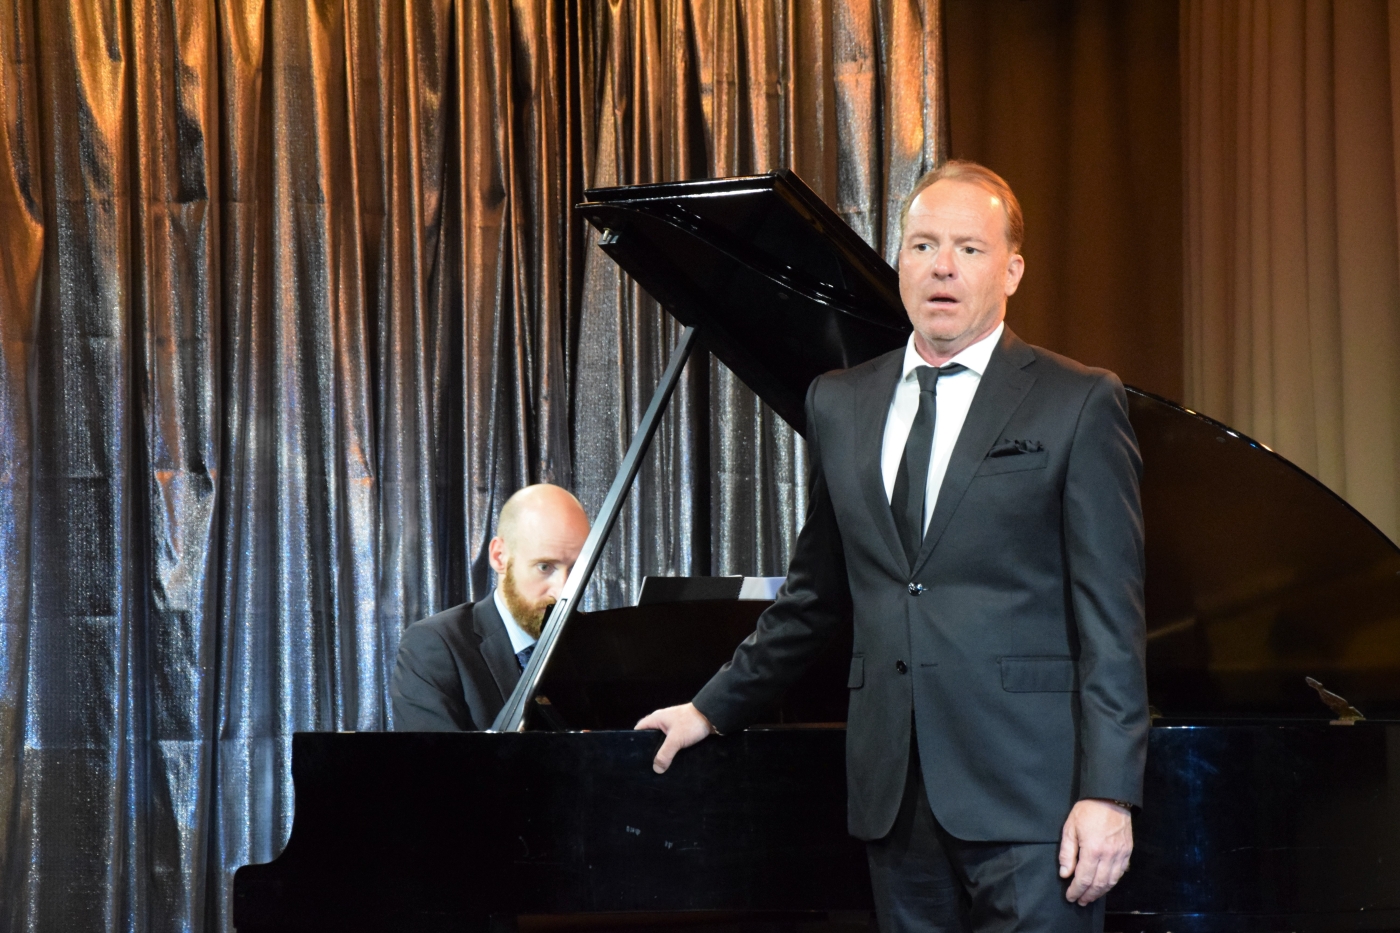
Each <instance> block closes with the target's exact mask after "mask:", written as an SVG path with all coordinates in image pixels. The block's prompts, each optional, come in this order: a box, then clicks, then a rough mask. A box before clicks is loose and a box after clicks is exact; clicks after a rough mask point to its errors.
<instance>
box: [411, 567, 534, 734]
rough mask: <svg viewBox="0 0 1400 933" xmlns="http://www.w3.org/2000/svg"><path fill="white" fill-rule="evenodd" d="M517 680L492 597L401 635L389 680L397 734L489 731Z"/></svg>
mask: <svg viewBox="0 0 1400 933" xmlns="http://www.w3.org/2000/svg"><path fill="white" fill-rule="evenodd" d="M518 680H520V662H519V661H517V660H516V658H515V651H514V649H513V648H512V647H511V644H510V635H508V634H506V624H505V622H504V621H502V619H501V614H500V613H499V612H497V611H496V600H495V599H494V598H493V594H489V593H488V594H487V596H486V598H485V599H482V600H479V601H478V602H475V603H464V604H463V605H460V606H453V607H452V608H451V609H447V610H444V611H442V612H439V613H438V614H437V615H435V616H429V617H428V618H426V619H424V620H423V621H421V622H415V623H413V624H412V625H410V626H409V627H408V628H406V629H405V630H404V633H403V638H402V639H401V640H400V641H399V656H398V660H397V661H395V662H394V678H393V682H392V684H391V686H390V688H389V691H390V694H391V695H392V697H393V700H394V729H395V730H396V731H398V732H471V731H473V730H478V729H489V728H490V727H491V723H492V722H494V721H495V719H496V714H497V713H499V712H500V711H501V707H502V706H504V705H505V703H506V698H507V697H509V696H510V692H511V691H512V690H514V689H515V684H516V681H518Z"/></svg>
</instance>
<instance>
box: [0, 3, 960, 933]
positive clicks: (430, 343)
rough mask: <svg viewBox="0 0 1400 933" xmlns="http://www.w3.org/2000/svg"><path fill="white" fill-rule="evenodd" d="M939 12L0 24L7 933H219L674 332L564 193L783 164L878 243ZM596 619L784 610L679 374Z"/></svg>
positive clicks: (702, 371) (634, 403)
mask: <svg viewBox="0 0 1400 933" xmlns="http://www.w3.org/2000/svg"><path fill="white" fill-rule="evenodd" d="M939 49H940V29H939V20H938V7H937V2H936V0H923V2H919V0H880V2H877V0H865V2H858V0H783V2H779V0H771V2H759V0H753V2H741V0H729V2H723V0H688V2H687V0H653V2H625V0H613V2H603V0H515V2H507V0H382V2H374V3H370V2H363V3H361V2H353V0H316V2H312V0H304V2H278V3H267V2H258V0H122V2H119V0H105V2H104V0H0V110H2V111H3V120H2V121H0V237H3V241H2V242H0V248H3V255H2V256H0V612H3V615H2V616H0V930H4V931H12V930H13V931H21V930H23V931H28V930H42V931H48V930H53V931H64V933H70V931H73V933H81V931H90V930H101V931H116V930H128V929H129V930H194V929H204V930H223V929H228V928H229V925H230V917H229V900H228V894H229V887H230V882H231V877H232V871H233V869H234V868H235V867H236V866H238V865H240V864H244V863H248V862H260V861H266V860H268V859H270V858H271V857H272V856H273V855H274V854H276V852H277V851H278V850H279V849H280V848H281V846H282V844H283V842H284V840H285V838H286V834H287V831H288V827H289V825H290V821H291V816H292V807H293V800H292V794H291V786H290V775H289V760H288V754H289V742H290V737H291V734H292V733H293V732H294V731H298V730H307V729H312V730H326V729H361V730H363V729H381V728H385V727H386V726H388V725H389V724H390V723H389V708H388V703H387V678H388V672H389V669H390V666H391V664H392V658H393V652H394V650H395V648H396V646H397V642H398V635H399V632H400V631H401V629H402V627H403V626H404V625H405V624H406V623H408V622H411V621H413V620H415V619H417V618H420V617H422V616H424V615H427V614H429V613H431V612H434V611H436V610H438V609H441V608H444V607H446V606H448V605H451V604H453V603H455V602H458V601H461V600H463V599H468V598H472V597H474V596H478V595H480V594H482V593H484V592H485V589H486V587H488V586H489V585H490V580H489V579H488V575H487V568H486V565H485V553H484V543H485V541H486V540H487V539H488V538H489V535H490V526H491V521H492V518H493V516H494V514H495V512H496V510H497V508H498V507H499V505H500V503H501V502H502V501H503V499H504V497H505V496H506V495H508V494H509V493H510V492H511V491H513V490H514V489H515V488H516V487H518V486H519V485H521V484H523V483H526V482H531V481H537V480H543V479H552V480H555V481H557V482H562V483H565V484H569V485H572V486H574V487H575V488H576V489H577V490H578V491H579V493H580V495H581V497H582V498H583V499H584V501H585V503H586V504H587V505H588V506H590V508H593V509H596V507H597V505H598V503H599V502H600V501H601V497H602V494H603V491H604V489H605V488H606V486H607V483H608V481H609V480H610V479H611V476H612V474H613V471H614V468H615V466H616V463H617V461H618V459H619V457H620V454H621V451H622V449H623V447H624V445H625V443H626V441H627V439H628V437H629V436H630V432H631V427H632V425H633V424H634V423H635V421H636V420H637V418H638V414H639V411H640V409H641V408H642V406H644V404H645V401H646V398H647V396H648V395H649V394H650V392H651V388H652V386H653V385H654V383H655V381H656V378H657V376H658V375H659V371H660V366H661V365H662V362H663V360H664V357H665V355H666V353H667V352H668V350H669V347H670V344H671V342H672V341H673V340H674V338H675V333H676V332H675V327H674V326H673V325H672V324H671V323H670V322H669V321H668V320H667V319H666V318H665V317H664V315H663V314H662V312H660V311H659V309H657V307H656V306H655V305H654V303H652V302H650V301H649V300H647V299H646V298H645V297H644V296H643V295H642V294H640V293H639V292H638V291H637V290H636V288H635V287H633V286H632V285H631V284H630V283H629V282H627V281H626V280H625V279H624V278H623V277H622V276H620V275H619V274H618V272H617V271H616V270H615V269H614V268H613V267H612V266H611V264H610V262H609V261H607V260H606V259H604V258H603V257H602V256H601V254H600V253H599V252H598V251H597V250H596V248H594V245H593V244H594V241H593V240H592V239H591V238H590V235H589V234H587V233H586V232H585V231H584V230H583V229H582V228H581V227H580V226H579V225H578V224H577V223H576V222H575V221H574V220H573V219H572V218H571V217H570V214H569V210H568V207H569V205H570V204H571V203H573V202H575V201H577V200H578V199H579V198H580V197H581V194H582V191H583V189H584V188H585V187H587V186H589V185H607V184H618V183H636V182H643V181H653V180H668V179H680V178H695V177H703V176H707V175H719V174H731V173H736V172H749V171H764V170H767V169H770V168H777V167H780V166H792V167H794V168H796V169H797V170H798V171H799V172H800V173H801V174H803V175H804V177H805V178H806V179H807V180H808V181H809V182H810V183H812V184H813V186H814V187H815V188H816V189H817V190H818V191H819V192H821V193H822V194H823V195H824V196H825V197H826V198H827V199H828V200H829V201H831V202H832V203H833V204H834V205H835V206H836V207H837V209H838V210H839V211H840V212H841V213H842V214H843V215H844V216H846V217H847V218H849V220H850V222H851V224H852V225H853V226H854V227H855V228H856V229H857V230H858V231H860V232H861V233H862V234H863V235H864V236H866V237H867V238H868V239H869V240H870V242H871V243H872V244H873V245H875V246H876V248H877V249H880V250H882V251H883V252H885V254H886V255H890V253H891V240H892V235H891V232H890V231H891V229H892V224H893V222H894V216H893V215H894V210H893V208H894V205H895V204H896V203H897V201H898V199H899V197H900V195H901V194H902V193H903V191H904V190H905V189H906V187H907V186H908V184H909V183H910V182H911V181H912V180H913V179H914V178H915V177H916V176H917V175H918V174H919V173H920V172H921V171H923V170H924V169H925V168H927V167H928V166H929V165H931V164H932V162H933V161H934V160H935V158H937V157H939V156H941V154H942V152H943V148H942V145H943V144H942V142H941V140H942V139H943V130H942V127H943V125H944V122H945V120H944V110H943V108H942V106H941V105H940V103H939V94H940V92H941V77H940V58H939ZM677 401H678V404H676V405H675V406H674V408H673V414H672V415H671V416H670V417H669V418H668V423H667V425H666V426H665V428H664V429H663V433H662V434H661V435H660V436H659V439H658V441H657V443H656V445H655V447H654V449H653V458H654V462H653V464H652V465H651V466H650V467H648V470H647V472H646V474H645V476H644V477H643V483H642V485H641V486H640V487H639V488H638V490H637V494H635V495H634V496H633V497H632V499H631V500H630V502H629V506H628V509H629V511H628V513H627V514H626V515H625V516H624V519H623V522H622V524H621V526H620V528H619V530H618V533H617V535H616V543H615V544H614V546H613V548H612V550H611V551H610V552H609V554H608V555H607V559H606V561H605V563H604V565H603V566H602V567H601V568H600V573H599V578H598V583H597V584H596V585H595V587H594V589H593V591H592V593H591V594H590V601H591V603H592V604H593V605H601V604H613V603H616V602H619V601H622V600H626V599H628V598H630V597H631V596H632V594H633V593H634V592H635V587H636V584H637V581H638V580H639V578H640V575H641V574H643V573H647V572H667V571H670V572H697V573H706V572H716V573H727V572H745V573H755V572H762V573H777V572H781V570H782V567H783V565H784V563H785V560H786V557H787V552H788V549H789V548H790V545H791V541H792V536H793V534H794V531H795V529H796V527H797V525H798V523H799V521H800V514H801V511H802V509H803V505H804V503H803V502H802V497H803V493H802V483H801V478H802V475H803V472H804V465H803V450H802V446H801V444H800V442H799V441H798V440H797V439H795V438H794V436H793V435H792V433H791V432H790V431H789V430H788V429H787V428H786V427H784V426H783V425H781V424H779V423H777V421H776V419H775V418H774V417H773V415H772V414H771V413H769V412H767V411H765V410H764V409H763V408H762V406H761V405H759V404H757V403H756V402H755V400H754V398H753V396H752V395H751V394H750V393H748V392H747V391H746V390H745V389H744V388H743V387H742V386H741V385H739V384H737V383H736V382H735V380H734V379H733V378H732V377H731V376H730V375H729V374H728V373H727V372H725V371H724V370H723V369H722V368H720V367H719V366H717V365H716V364H714V363H713V362H711V361H709V360H706V359H703V358H697V360H695V361H694V362H693V363H692V367H691V371H690V372H689V374H688V379H687V382H686V385H685V387H684V389H683V391H682V392H681V393H680V397H679V398H678V400H677Z"/></svg>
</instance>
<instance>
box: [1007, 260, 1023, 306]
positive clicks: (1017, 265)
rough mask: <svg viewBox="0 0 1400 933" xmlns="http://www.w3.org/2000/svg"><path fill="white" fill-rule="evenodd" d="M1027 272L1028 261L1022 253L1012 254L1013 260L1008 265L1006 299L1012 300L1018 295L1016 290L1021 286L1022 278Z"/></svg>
mask: <svg viewBox="0 0 1400 933" xmlns="http://www.w3.org/2000/svg"><path fill="white" fill-rule="evenodd" d="M1025 272H1026V260H1025V258H1024V257H1023V256H1022V255H1021V254H1020V253H1012V254H1011V260H1010V261H1009V262H1008V263H1007V264H1006V297H1007V298H1010V297H1011V296H1012V295H1014V294H1016V289H1017V288H1018V287H1019V286H1020V284H1021V276H1022V275H1024V274H1025Z"/></svg>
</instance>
